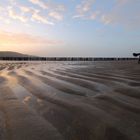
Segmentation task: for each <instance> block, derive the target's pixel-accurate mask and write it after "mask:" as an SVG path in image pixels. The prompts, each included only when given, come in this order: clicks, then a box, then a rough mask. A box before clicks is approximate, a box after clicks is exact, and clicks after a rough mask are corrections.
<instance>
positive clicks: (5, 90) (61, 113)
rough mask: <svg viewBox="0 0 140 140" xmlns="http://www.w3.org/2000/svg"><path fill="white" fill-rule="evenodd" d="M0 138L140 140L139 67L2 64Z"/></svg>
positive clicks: (119, 64)
mask: <svg viewBox="0 0 140 140" xmlns="http://www.w3.org/2000/svg"><path fill="white" fill-rule="evenodd" d="M0 140H140V65H138V64H137V62H136V61H119V62H117V61H116V62H115V61H113V62H109V61H108V62H43V63H42V62H34V63H33V62H32V63H31V62H24V63H17V62H15V63H13V62H9V63H8V62H7V63H5V62H0Z"/></svg>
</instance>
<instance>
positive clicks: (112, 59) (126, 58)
mask: <svg viewBox="0 0 140 140" xmlns="http://www.w3.org/2000/svg"><path fill="white" fill-rule="evenodd" d="M0 60H1V61H122V60H138V58H131V57H105V58H104V57H0Z"/></svg>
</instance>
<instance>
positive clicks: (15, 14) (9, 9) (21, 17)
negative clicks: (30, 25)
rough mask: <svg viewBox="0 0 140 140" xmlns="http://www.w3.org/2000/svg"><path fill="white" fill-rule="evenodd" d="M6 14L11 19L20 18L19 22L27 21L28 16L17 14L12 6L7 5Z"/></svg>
mask: <svg viewBox="0 0 140 140" xmlns="http://www.w3.org/2000/svg"><path fill="white" fill-rule="evenodd" d="M8 14H9V17H10V18H12V19H17V20H20V21H21V22H24V23H25V22H27V21H28V18H27V17H25V16H24V15H22V14H17V13H16V12H15V11H14V10H13V8H12V7H8Z"/></svg>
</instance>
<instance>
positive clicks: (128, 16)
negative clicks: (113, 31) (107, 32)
mask: <svg viewBox="0 0 140 140" xmlns="http://www.w3.org/2000/svg"><path fill="white" fill-rule="evenodd" d="M139 5H140V1H139V0H117V3H116V5H115V6H114V7H113V8H112V10H111V11H109V12H107V13H102V16H101V22H102V23H104V24H113V25H121V26H123V27H126V28H137V27H140V16H139V12H140V9H139Z"/></svg>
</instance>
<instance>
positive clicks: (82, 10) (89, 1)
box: [73, 0, 95, 19]
mask: <svg viewBox="0 0 140 140" xmlns="http://www.w3.org/2000/svg"><path fill="white" fill-rule="evenodd" d="M94 3H95V0H82V1H81V3H80V4H79V5H77V6H76V14H75V15H74V16H73V18H82V19H93V16H94V18H95V15H90V16H89V14H90V12H91V11H92V6H93V4H94Z"/></svg>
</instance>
